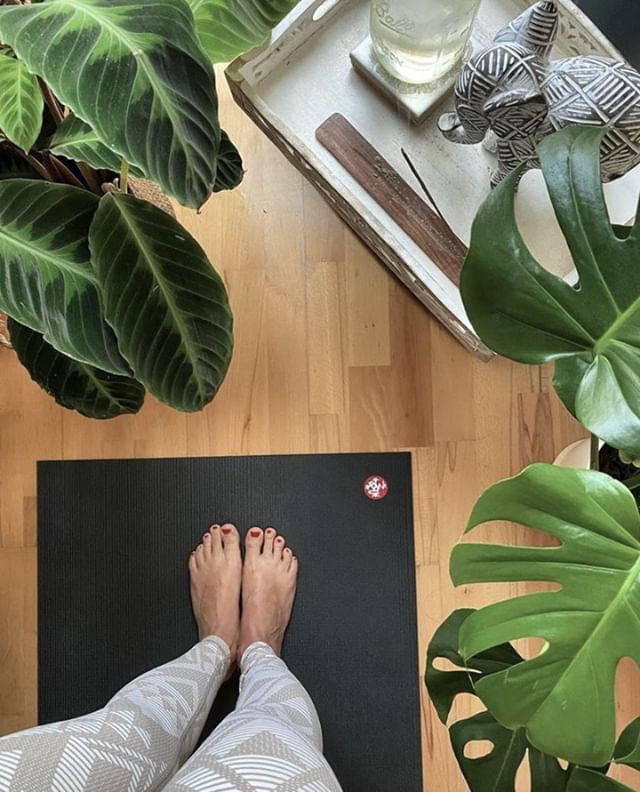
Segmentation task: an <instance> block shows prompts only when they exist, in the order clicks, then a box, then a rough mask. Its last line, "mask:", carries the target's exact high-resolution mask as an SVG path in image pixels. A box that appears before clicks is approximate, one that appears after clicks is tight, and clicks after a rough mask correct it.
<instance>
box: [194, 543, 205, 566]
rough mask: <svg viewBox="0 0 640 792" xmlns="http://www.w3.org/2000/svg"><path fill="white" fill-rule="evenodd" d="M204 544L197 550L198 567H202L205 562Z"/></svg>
mask: <svg viewBox="0 0 640 792" xmlns="http://www.w3.org/2000/svg"><path fill="white" fill-rule="evenodd" d="M204 553H205V551H204V544H199V545H198V546H197V547H196V549H195V560H196V567H199V566H202V564H204V560H205V554H204Z"/></svg>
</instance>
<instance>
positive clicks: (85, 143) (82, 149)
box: [49, 115, 142, 176]
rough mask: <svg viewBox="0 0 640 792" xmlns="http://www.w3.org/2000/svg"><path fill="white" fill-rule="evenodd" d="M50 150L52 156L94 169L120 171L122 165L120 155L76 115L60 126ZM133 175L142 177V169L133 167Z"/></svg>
mask: <svg viewBox="0 0 640 792" xmlns="http://www.w3.org/2000/svg"><path fill="white" fill-rule="evenodd" d="M49 149H50V151H51V153H52V154H56V155H57V156H63V157H67V158H69V159H72V160H78V161H80V162H86V163H87V164H88V165H91V167H92V168H104V169H105V170H110V171H119V170H120V166H121V165H122V157H121V156H120V154H117V153H116V152H115V151H112V150H111V149H110V148H108V147H107V146H105V144H104V143H103V142H102V140H101V139H100V138H99V137H98V135H97V134H96V132H94V130H93V129H92V128H91V127H90V126H89V124H85V122H84V121H81V120H80V119H79V118H76V117H75V116H74V115H69V116H67V118H65V120H64V121H63V122H62V124H60V126H59V127H58V129H57V130H56V132H55V134H54V135H53V137H52V139H51V144H50V146H49ZM131 173H133V175H134V176H141V175H142V171H141V170H140V168H136V167H135V165H133V166H131Z"/></svg>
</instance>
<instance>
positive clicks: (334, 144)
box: [316, 113, 467, 286]
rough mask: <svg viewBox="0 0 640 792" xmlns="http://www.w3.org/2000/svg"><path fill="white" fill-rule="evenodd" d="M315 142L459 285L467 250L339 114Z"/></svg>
mask: <svg viewBox="0 0 640 792" xmlns="http://www.w3.org/2000/svg"><path fill="white" fill-rule="evenodd" d="M316 137H317V138H318V140H319V141H320V143H322V145H323V146H324V147H325V148H326V149H327V151H330V152H331V153H332V154H333V156H334V157H335V158H336V159H337V160H338V162H339V163H340V164H341V165H342V166H343V167H344V168H346V169H347V171H349V173H350V174H351V175H352V176H353V177H354V179H356V180H357V182H358V184H360V185H361V186H362V187H363V188H364V189H365V190H366V192H367V193H368V194H369V195H370V196H371V197H372V198H373V199H374V200H375V201H376V203H378V204H379V205H380V206H382V208H383V209H384V210H385V211H386V212H387V214H388V215H389V217H391V219H392V220H394V221H395V222H396V223H397V224H398V225H399V226H400V228H402V229H403V231H406V232H407V234H408V235H409V236H410V237H411V239H413V241H414V242H415V243H416V244H417V245H418V247H419V248H420V250H422V251H423V252H424V253H426V254H427V256H428V257H429V258H430V259H431V260H432V261H433V263H434V264H436V265H437V266H438V267H439V268H440V269H441V270H442V272H444V274H445V275H446V276H447V277H448V278H449V280H451V281H453V282H454V283H455V284H456V286H458V285H459V284H460V270H461V269H462V262H463V261H464V257H465V256H466V255H467V247H466V245H465V244H464V243H463V242H462V241H461V240H460V239H459V238H458V237H457V236H456V235H455V234H454V233H453V231H452V230H451V229H450V228H449V226H448V225H447V224H446V223H445V222H444V220H442V218H441V217H439V216H438V215H437V214H436V212H434V210H433V209H432V208H431V207H430V206H429V205H428V204H427V203H425V201H424V200H423V199H422V198H421V197H420V196H419V195H418V194H417V193H416V192H415V190H413V189H411V187H410V186H409V185H408V184H407V182H406V181H405V180H404V179H403V178H402V176H400V174H399V173H398V171H397V170H396V169H395V168H393V167H392V166H391V165H390V164H389V163H388V162H387V160H386V159H385V158H384V157H383V156H382V155H381V154H380V152H379V151H376V149H375V148H374V147H373V146H372V145H371V144H370V143H369V142H368V141H367V140H366V139H365V138H364V137H363V136H362V135H361V134H360V132H358V130H357V129H356V128H355V127H354V126H353V125H352V124H350V123H349V121H348V120H347V119H346V118H345V117H344V116H343V115H340V113H334V114H333V115H332V116H330V117H329V118H327V120H326V121H325V122H324V123H323V124H322V125H321V126H319V127H318V129H317V130H316Z"/></svg>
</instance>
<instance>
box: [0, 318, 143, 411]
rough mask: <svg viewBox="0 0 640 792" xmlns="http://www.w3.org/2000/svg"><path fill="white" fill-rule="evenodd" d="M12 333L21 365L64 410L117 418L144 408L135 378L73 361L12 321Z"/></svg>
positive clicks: (10, 324) (10, 326)
mask: <svg viewBox="0 0 640 792" xmlns="http://www.w3.org/2000/svg"><path fill="white" fill-rule="evenodd" d="M9 332H10V334H11V343H12V344H13V348H14V349H15V351H16V354H17V356H18V359H19V360H20V362H21V363H22V365H23V366H24V367H25V368H26V369H27V371H28V372H29V374H31V377H32V378H33V380H34V381H35V382H37V383H38V385H40V387H42V388H43V389H44V390H45V391H46V392H47V393H48V394H49V395H50V396H53V398H54V399H55V400H56V401H57V402H58V404H61V405H62V406H63V407H67V408H68V409H71V410H77V411H78V412H79V413H81V414H82V415H84V416H86V417H87V418H115V417H116V416H117V415H124V414H126V413H137V412H138V410H139V409H140V408H141V407H142V403H143V401H144V388H143V387H142V385H140V383H139V382H136V381H135V380H134V379H131V378H129V377H121V376H118V375H117V374H109V373H108V372H106V371H100V369H97V368H94V367H93V366H87V365H86V363H79V362H78V361H77V360H72V358H70V357H67V355H63V354H62V353H61V352H58V351H57V350H56V349H54V348H53V347H52V346H51V345H50V344H47V342H46V341H45V340H44V339H43V337H42V336H41V335H40V333H36V332H35V331H34V330H30V329H29V328H28V327H24V326H23V325H21V324H18V322H16V321H14V320H13V319H9Z"/></svg>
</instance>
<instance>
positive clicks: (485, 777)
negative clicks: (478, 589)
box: [425, 610, 567, 792]
mask: <svg viewBox="0 0 640 792" xmlns="http://www.w3.org/2000/svg"><path fill="white" fill-rule="evenodd" d="M473 613H474V611H472V610H458V611H455V612H454V613H452V614H451V616H449V618H448V619H447V620H446V621H445V622H444V623H443V624H442V625H441V626H440V627H439V628H438V630H437V631H436V634H435V635H434V636H433V640H432V641H431V644H430V645H429V651H428V653H427V673H426V677H425V681H426V683H427V689H428V690H429V696H430V698H431V701H432V702H433V704H434V706H435V707H436V710H437V711H438V715H439V717H440V720H442V722H443V723H446V721H447V718H448V716H449V713H450V711H451V706H452V704H453V701H454V699H455V697H456V696H457V695H459V694H460V693H470V694H472V695H476V692H475V685H477V683H478V682H479V681H480V680H481V679H483V678H484V677H485V676H486V675H489V674H495V673H497V672H500V671H506V670H508V669H511V668H513V667H514V666H516V665H517V664H519V663H522V662H523V659H522V657H520V655H519V654H518V653H517V652H516V651H515V649H514V648H513V647H512V646H511V645H510V644H504V645H502V646H498V647H495V648H493V647H492V648H490V649H489V650H488V651H486V652H483V653H481V654H479V655H477V656H476V657H473V658H471V660H470V661H469V663H468V668H465V663H464V660H463V659H462V657H461V655H460V654H459V652H458V649H457V647H458V637H459V632H460V629H461V628H462V625H463V624H464V623H465V621H466V620H467V619H468V618H469V617H470V616H471V614H473ZM440 658H445V659H447V660H449V661H450V662H452V663H454V664H455V665H457V666H458V667H460V668H461V669H462V670H460V671H439V670H438V669H437V668H436V666H435V661H436V660H438V659H440ZM449 734H450V738H451V744H452V746H453V750H454V753H455V755H456V759H457V761H458V764H459V765H460V769H461V770H462V773H463V775H464V777H465V779H466V780H467V783H468V784H469V788H470V790H471V792H514V790H515V781H516V774H517V772H518V769H519V767H520V765H521V764H522V762H523V760H524V758H525V755H526V753H527V750H528V751H529V759H530V772H531V789H532V792H564V790H565V788H566V783H567V774H566V772H565V771H564V770H562V768H561V767H560V765H559V763H558V761H557V759H555V758H554V757H551V756H545V755H544V754H542V753H540V752H539V751H536V750H535V749H534V748H533V747H532V746H531V745H529V743H528V742H527V738H526V735H525V732H524V729H516V730H515V731H512V730H511V729H507V728H505V727H504V726H502V725H501V724H499V723H498V722H497V721H496V719H495V718H494V717H493V716H492V715H491V714H490V713H489V712H481V713H479V714H478V715H475V716H473V717H471V718H467V719H465V720H460V721H457V722H456V723H454V724H453V725H452V726H451V727H450V730H449ZM476 741H489V742H490V743H492V745H493V748H492V750H491V751H490V752H489V753H488V754H487V755H486V756H483V757H480V758H475V759H470V758H467V757H466V756H465V749H466V748H467V746H468V745H469V744H471V743H473V742H476Z"/></svg>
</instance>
